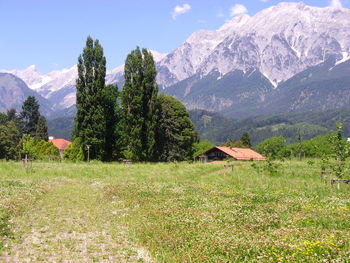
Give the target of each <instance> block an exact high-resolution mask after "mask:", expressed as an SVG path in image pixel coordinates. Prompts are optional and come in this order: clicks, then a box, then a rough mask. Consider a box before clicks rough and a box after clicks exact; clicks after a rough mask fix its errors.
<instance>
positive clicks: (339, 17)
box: [158, 2, 350, 87]
mask: <svg viewBox="0 0 350 263" xmlns="http://www.w3.org/2000/svg"><path fill="white" fill-rule="evenodd" d="M330 56H336V58H337V59H338V60H342V59H347V58H350V10H348V9H337V8H332V7H327V8H318V7H310V6H306V5H305V4H304V3H302V2H300V3H280V4H278V5H277V6H273V7H270V8H268V9H265V10H263V11H261V12H259V13H257V14H256V15H255V16H253V17H249V16H248V15H243V16H239V17H236V18H234V19H233V20H231V21H229V22H227V23H226V24H224V25H223V26H222V27H221V28H219V29H218V30H215V31H198V32H195V33H194V34H192V36H191V37H190V38H189V39H187V40H186V41H185V43H184V44H183V45H181V46H180V47H179V48H178V49H176V50H175V51H174V52H172V53H170V54H168V55H167V56H166V57H165V58H164V59H162V60H161V61H160V62H159V63H158V68H159V70H160V73H159V77H158V78H159V84H161V85H163V86H165V87H167V86H171V85H173V84H175V83H176V82H178V81H181V80H184V79H186V78H188V77H191V76H192V75H194V74H198V73H199V74H201V75H207V74H209V73H210V72H211V71H213V70H216V71H218V72H219V73H220V74H222V75H225V74H227V73H229V72H232V71H234V70H242V71H244V72H246V71H249V70H250V69H252V68H254V69H257V70H259V71H260V72H261V73H262V74H264V75H265V76H266V78H268V79H269V80H270V81H271V83H272V84H273V85H275V86H276V85H277V84H279V83H281V82H283V81H285V80H287V79H289V78H291V77H292V76H294V75H295V74H297V73H299V72H301V71H303V70H305V69H307V68H308V67H311V66H315V65H317V64H320V63H322V62H324V61H325V60H327V59H328V58H329V57H330ZM163 74H165V75H166V76H163Z"/></svg>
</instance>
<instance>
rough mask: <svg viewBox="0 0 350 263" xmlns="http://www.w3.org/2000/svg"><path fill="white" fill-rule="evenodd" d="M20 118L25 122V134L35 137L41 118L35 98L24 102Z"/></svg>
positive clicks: (32, 97)
mask: <svg viewBox="0 0 350 263" xmlns="http://www.w3.org/2000/svg"><path fill="white" fill-rule="evenodd" d="M20 118H21V120H22V122H23V133H24V134H29V135H31V136H33V137H34V136H35V134H36V128H37V124H38V121H39V118H40V113H39V104H38V102H37V100H36V98H35V97H34V96H29V97H28V98H27V99H26V100H25V101H24V102H23V105H22V112H21V114H20Z"/></svg>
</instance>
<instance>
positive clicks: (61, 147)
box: [49, 139, 72, 150]
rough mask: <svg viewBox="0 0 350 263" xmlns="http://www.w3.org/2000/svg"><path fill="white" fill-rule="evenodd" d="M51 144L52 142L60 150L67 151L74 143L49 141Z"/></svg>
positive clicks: (61, 140)
mask: <svg viewBox="0 0 350 263" xmlns="http://www.w3.org/2000/svg"><path fill="white" fill-rule="evenodd" d="M49 142H52V143H53V145H55V146H56V147H57V148H58V149H59V150H65V149H67V147H68V146H69V145H70V144H71V143H72V142H70V141H67V140H65V139H52V140H49Z"/></svg>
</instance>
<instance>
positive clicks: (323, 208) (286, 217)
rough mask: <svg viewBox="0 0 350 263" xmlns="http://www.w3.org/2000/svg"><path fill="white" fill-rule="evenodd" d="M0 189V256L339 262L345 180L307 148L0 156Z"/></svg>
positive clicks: (348, 237)
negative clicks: (165, 157)
mask: <svg viewBox="0 0 350 263" xmlns="http://www.w3.org/2000/svg"><path fill="white" fill-rule="evenodd" d="M328 179H329V178H328ZM0 198H1V199H0V261H2V262H27V261H28V262H29V261H33V262H61V261H63V262H67V261H73V262H350V185H346V184H340V186H339V188H338V187H331V185H330V184H329V183H328V184H323V183H322V182H321V179H320V163H319V161H318V160H316V161H308V162H307V161H296V160H292V161H285V162H283V163H281V167H280V173H279V174H277V175H268V174H266V172H263V171H261V170H260V171H259V169H257V168H256V167H253V166H252V162H233V169H231V168H225V167H224V165H223V164H200V163H197V164H190V163H168V164H165V163H161V164H131V165H127V166H125V165H124V164H105V163H97V162H96V163H94V162H91V163H76V164H75V163H56V162H34V163H33V167H32V169H31V170H29V171H26V170H24V168H23V166H22V164H21V163H17V162H0Z"/></svg>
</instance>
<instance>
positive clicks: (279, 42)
mask: <svg viewBox="0 0 350 263" xmlns="http://www.w3.org/2000/svg"><path fill="white" fill-rule="evenodd" d="M152 53H153V56H154V59H155V62H156V66H157V70H158V75H157V82H158V84H159V85H160V86H161V87H162V88H163V89H161V91H162V92H165V93H168V94H171V95H173V96H176V97H177V98H179V99H180V100H182V101H183V102H184V103H185V104H186V106H187V107H188V108H192V109H193V108H204V109H210V110H214V111H221V112H224V113H226V114H227V115H231V116H233V115H234V114H233V113H230V112H233V111H234V113H235V114H247V113H248V112H249V114H255V113H254V112H256V111H258V112H256V114H259V113H262V112H261V111H260V109H261V108H262V107H264V113H270V112H272V111H277V110H278V111H284V110H285V111H292V110H313V109H317V107H320V106H322V105H328V106H327V107H328V108H329V107H332V106H331V105H335V106H339V107H340V106H341V107H347V106H349V107H350V101H349V102H347V100H344V98H347V95H346V92H347V90H348V89H350V84H349V85H348V83H349V82H348V79H347V78H348V77H347V76H349V80H350V74H347V70H350V69H349V65H350V63H349V60H350V10H349V9H345V8H334V7H325V8H319V7H311V6H307V5H305V4H304V3H302V2H299V3H292V2H288V3H280V4H278V5H276V6H272V7H270V8H267V9H265V10H263V11H261V12H259V13H257V14H256V15H254V16H248V15H241V16H237V17H235V18H233V19H232V20H230V21H227V22H226V23H225V24H224V25H223V26H221V27H220V28H219V29H217V30H211V31H210V30H200V31H197V32H194V33H193V34H192V35H191V36H190V37H189V38H188V39H187V40H186V41H185V42H184V43H183V44H182V45H181V46H180V47H178V48H177V49H175V50H174V51H172V52H171V53H169V54H160V53H158V52H156V51H152ZM320 65H321V66H320ZM333 69H334V70H333ZM0 72H8V73H12V74H14V75H16V76H17V77H19V78H21V79H23V80H24V81H25V83H26V84H27V85H28V86H29V87H30V88H31V89H33V90H35V91H37V92H38V93H39V94H41V95H42V96H43V97H44V98H46V99H47V100H48V101H50V103H51V104H52V108H53V109H54V110H62V109H65V108H68V107H70V106H72V105H73V104H74V103H75V86H74V85H75V79H76V76H77V69H76V66H73V67H72V68H70V69H64V70H61V71H53V72H50V73H48V74H41V73H39V72H38V71H37V70H36V69H35V67H34V66H30V67H29V68H27V69H25V70H13V71H0ZM123 72H124V66H123V65H122V66H119V67H117V68H115V69H113V70H111V71H108V72H107V76H106V83H107V84H111V83H119V84H121V83H123ZM320 72H322V74H321V75H320ZM327 72H328V73H327ZM307 74H311V75H310V76H309V75H307ZM300 76H303V77H302V78H301V77H300ZM315 76H317V77H315ZM324 76H326V79H324V78H325V77H324ZM340 77H341V78H342V82H341V84H339V81H337V80H338V78H340ZM327 78H328V79H332V81H328V82H327ZM321 79H322V81H320V80H321ZM326 82H327V85H328V86H327V87H328V91H327V88H326V87H323V88H322V92H321V91H320V90H317V89H315V87H316V86H317V85H322V83H326ZM305 83H308V85H309V86H307V85H306V86H305ZM315 83H317V85H316V84H315ZM310 85H311V86H312V87H313V88H312V89H313V91H312V92H311V93H310V92H309V91H310V90H308V89H311V88H310ZM293 92H294V93H293ZM286 94H288V95H286ZM315 94H318V95H317V100H318V101H319V100H321V101H320V102H317V103H316V102H315V103H313V104H312V105H314V108H312V107H311V108H310V107H308V103H307V101H309V102H310V101H313V98H314V97H313V96H314V95H315ZM320 94H321V95H322V96H321V95H320ZM332 94H339V96H342V98H341V99H339V98H336V96H333V95H332ZM332 96H333V97H332ZM282 98H283V101H285V103H282V104H281V103H279V104H278V102H276V101H275V100H280V101H282ZM288 98H293V99H294V100H295V101H291V102H290V103H291V104H290V105H289V104H288V103H289V102H288ZM305 98H307V100H305ZM322 100H324V103H323V101H322ZM287 102H288V103H287ZM337 102H341V103H340V104H339V103H337ZM277 104H278V105H279V106H278V107H277V106H276V105H277ZM287 104H288V105H289V106H288V107H287V106H286V105H287ZM348 104H349V105H348ZM266 105H269V106H268V108H266V107H267V106H266ZM283 107H285V108H283ZM257 109H259V110H257ZM322 109H323V108H322Z"/></svg>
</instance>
